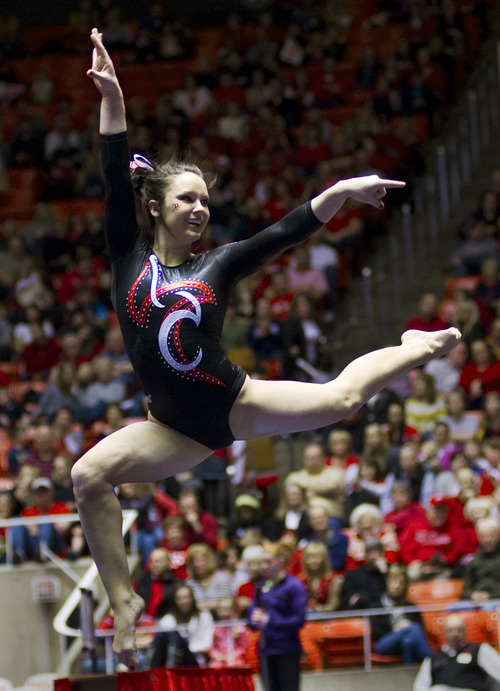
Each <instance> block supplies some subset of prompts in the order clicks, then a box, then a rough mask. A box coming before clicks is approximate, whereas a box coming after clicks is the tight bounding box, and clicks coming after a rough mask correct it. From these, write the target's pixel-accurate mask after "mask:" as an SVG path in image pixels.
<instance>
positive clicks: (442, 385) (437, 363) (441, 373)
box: [424, 341, 468, 393]
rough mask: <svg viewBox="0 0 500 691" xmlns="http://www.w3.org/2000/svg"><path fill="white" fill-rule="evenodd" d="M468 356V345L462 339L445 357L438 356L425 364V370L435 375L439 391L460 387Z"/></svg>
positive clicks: (448, 390) (444, 391) (443, 391)
mask: <svg viewBox="0 0 500 691" xmlns="http://www.w3.org/2000/svg"><path fill="white" fill-rule="evenodd" d="M467 358H468V352H467V346H466V344H465V343H464V342H463V341H460V343H458V344H457V345H456V346H455V347H454V348H453V350H450V352H449V353H448V354H447V355H446V356H445V357H442V358H436V359H435V360H432V361H431V362H428V363H427V364H426V365H425V366H424V370H425V371H426V372H427V373H428V374H431V375H432V376H433V377H434V384H435V387H436V391H438V393H448V392H450V391H453V390H454V389H456V388H457V387H458V385H459V380H460V375H461V374H462V369H463V367H464V365H465V363H466V362H467Z"/></svg>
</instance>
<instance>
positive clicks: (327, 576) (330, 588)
mask: <svg viewBox="0 0 500 691" xmlns="http://www.w3.org/2000/svg"><path fill="white" fill-rule="evenodd" d="M302 568H303V571H302V575H301V576H300V580H301V581H302V583H303V584H304V585H305V587H306V589H307V594H308V605H307V606H308V609H310V610H312V611H314V612H334V611H335V610H336V609H338V606H339V592H340V586H341V581H342V579H341V578H340V577H339V576H336V575H335V573H334V572H333V571H332V568H331V566H330V560H329V558H328V550H327V549H326V545H325V544H324V543H323V542H317V541H314V542H309V543H308V544H307V545H306V546H305V547H304V550H303V552H302Z"/></svg>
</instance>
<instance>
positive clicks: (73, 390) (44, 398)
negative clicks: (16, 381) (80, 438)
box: [35, 361, 82, 453]
mask: <svg viewBox="0 0 500 691" xmlns="http://www.w3.org/2000/svg"><path fill="white" fill-rule="evenodd" d="M50 379H51V381H50V383H49V384H47V387H46V388H45V389H44V391H43V392H42V394H41V396H40V400H39V402H38V406H37V409H36V411H35V415H36V417H37V418H39V419H42V420H45V421H47V422H50V423H52V422H53V421H54V418H55V416H56V414H57V412H58V411H59V410H60V409H61V408H65V409H67V410H69V411H70V413H72V415H73V416H74V417H75V419H77V420H78V419H80V414H81V411H82V406H81V403H80V400H79V394H80V391H79V386H78V382H77V373H76V368H75V366H74V365H73V364H72V363H71V362H64V361H63V362H60V363H58V364H57V365H55V366H54V367H53V368H52V370H51V373H50ZM76 453H78V450H77V451H76Z"/></svg>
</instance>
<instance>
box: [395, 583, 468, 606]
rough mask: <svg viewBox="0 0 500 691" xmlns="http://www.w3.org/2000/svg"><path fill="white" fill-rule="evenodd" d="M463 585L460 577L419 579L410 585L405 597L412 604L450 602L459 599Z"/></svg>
mask: <svg viewBox="0 0 500 691" xmlns="http://www.w3.org/2000/svg"><path fill="white" fill-rule="evenodd" d="M463 585H464V582H463V579H461V578H443V579H436V580H434V581H420V582H418V583H412V584H411V585H410V587H409V588H408V595H407V597H408V600H409V601H410V602H411V603H413V604H414V605H437V604H451V603H452V602H456V601H457V600H460V597H461V595H462V590H463Z"/></svg>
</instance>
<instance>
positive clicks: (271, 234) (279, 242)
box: [224, 202, 323, 280]
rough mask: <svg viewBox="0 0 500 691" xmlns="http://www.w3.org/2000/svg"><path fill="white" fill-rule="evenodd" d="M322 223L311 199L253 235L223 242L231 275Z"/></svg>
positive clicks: (254, 266) (257, 265)
mask: <svg viewBox="0 0 500 691" xmlns="http://www.w3.org/2000/svg"><path fill="white" fill-rule="evenodd" d="M322 225H323V224H322V223H321V221H319V220H318V219H317V218H316V216H315V215H314V212H313V210H312V208H311V202H306V203H305V204H302V205H301V206H299V207H297V208H296V209H294V210H293V211H290V212H289V213H288V214H287V215H286V216H285V217H284V218H282V219H281V220H280V221H278V222H277V223H274V224H273V225H272V226H269V227H268V228H265V229H264V230H261V231H260V233H257V235H255V236H254V237H252V238H249V239H248V240H241V241H240V242H235V243H233V244H231V245H225V246H224V251H225V253H227V256H228V258H230V267H229V271H231V272H232V274H233V275H232V279H233V280H240V279H241V278H244V277H245V276H249V275H250V274H252V273H254V272H255V271H258V270H259V269H261V268H262V267H264V266H265V265H266V264H267V263H268V262H270V261H272V260H274V259H276V258H277V257H279V255H280V254H282V253H283V252H284V251H285V250H287V249H289V248H290V247H293V246H294V245H297V244H299V243H301V242H303V241H304V240H306V239H307V238H308V237H310V236H311V235H312V234H313V233H315V232H316V231H317V230H319V228H321V226H322Z"/></svg>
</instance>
